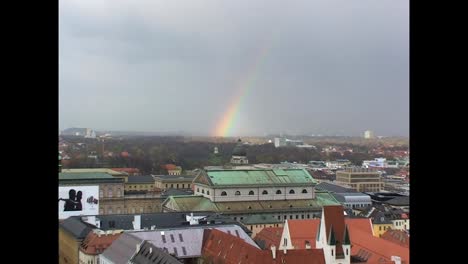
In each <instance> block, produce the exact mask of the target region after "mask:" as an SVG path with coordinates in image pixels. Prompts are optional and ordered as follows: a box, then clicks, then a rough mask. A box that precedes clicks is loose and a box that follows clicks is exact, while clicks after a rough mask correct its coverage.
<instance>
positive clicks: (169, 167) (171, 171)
mask: <svg viewBox="0 0 468 264" xmlns="http://www.w3.org/2000/svg"><path fill="white" fill-rule="evenodd" d="M162 167H163V169H165V170H166V171H167V174H168V175H181V174H182V167H180V166H176V165H175V164H165V165H163V166H162Z"/></svg>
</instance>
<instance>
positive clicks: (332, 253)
mask: <svg viewBox="0 0 468 264" xmlns="http://www.w3.org/2000/svg"><path fill="white" fill-rule="evenodd" d="M331 253H332V257H333V249H332V250H331Z"/></svg>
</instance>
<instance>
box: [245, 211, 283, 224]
mask: <svg viewBox="0 0 468 264" xmlns="http://www.w3.org/2000/svg"><path fill="white" fill-rule="evenodd" d="M240 221H241V223H243V224H246V225H255V224H274V223H283V220H278V218H277V216H276V215H272V214H254V215H248V216H246V217H244V219H242V220H240Z"/></svg>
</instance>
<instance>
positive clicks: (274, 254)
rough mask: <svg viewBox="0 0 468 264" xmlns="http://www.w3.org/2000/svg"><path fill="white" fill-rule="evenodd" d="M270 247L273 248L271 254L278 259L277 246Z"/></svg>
mask: <svg viewBox="0 0 468 264" xmlns="http://www.w3.org/2000/svg"><path fill="white" fill-rule="evenodd" d="M270 249H271V254H272V255H273V259H276V247H275V246H274V245H272V246H271V247H270Z"/></svg>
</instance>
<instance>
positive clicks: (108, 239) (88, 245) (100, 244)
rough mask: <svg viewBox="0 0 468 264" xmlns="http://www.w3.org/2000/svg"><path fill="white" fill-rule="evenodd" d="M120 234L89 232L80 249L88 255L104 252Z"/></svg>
mask: <svg viewBox="0 0 468 264" xmlns="http://www.w3.org/2000/svg"><path fill="white" fill-rule="evenodd" d="M119 236H120V233H119V234H109V235H106V234H102V235H98V234H96V233H94V232H89V234H88V235H87V236H86V238H85V239H84V240H83V243H81V246H80V250H81V251H83V252H84V253H86V254H88V255H97V254H100V253H102V252H103V251H104V250H105V249H106V248H107V247H109V246H110V245H111V244H112V242H114V240H116V239H117V238H119Z"/></svg>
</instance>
